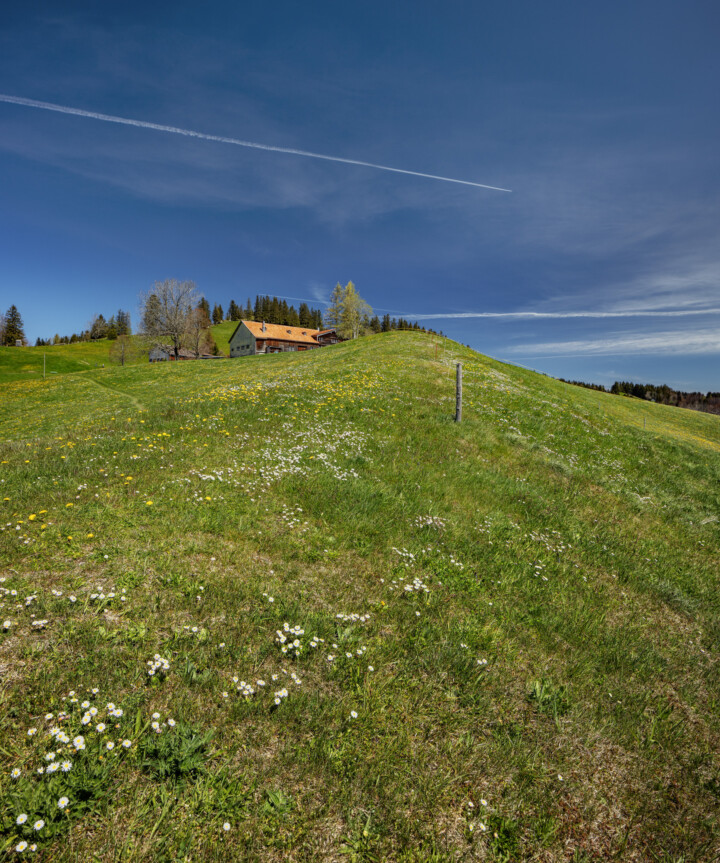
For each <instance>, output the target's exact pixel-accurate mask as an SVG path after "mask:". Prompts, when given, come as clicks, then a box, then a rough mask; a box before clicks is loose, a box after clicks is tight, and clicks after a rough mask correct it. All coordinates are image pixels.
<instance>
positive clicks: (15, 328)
mask: <svg viewBox="0 0 720 863" xmlns="http://www.w3.org/2000/svg"><path fill="white" fill-rule="evenodd" d="M17 341H22V342H24V341H25V330H24V329H23V321H22V318H21V317H20V312H19V311H18V308H17V306H16V305H15V304H14V303H13V305H12V306H10V308H9V309H8V310H7V312H5V336H4V338H3V344H5V345H14V344H15V343H16V342H17Z"/></svg>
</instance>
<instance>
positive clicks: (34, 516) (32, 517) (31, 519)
mask: <svg viewBox="0 0 720 863" xmlns="http://www.w3.org/2000/svg"><path fill="white" fill-rule="evenodd" d="M36 518H37V516H36V515H35V513H33V514H32V515H29V516H28V521H35V519H36Z"/></svg>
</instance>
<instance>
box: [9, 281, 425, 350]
mask: <svg viewBox="0 0 720 863" xmlns="http://www.w3.org/2000/svg"><path fill="white" fill-rule="evenodd" d="M141 318H142V320H141V327H140V329H141V332H140V335H144V336H146V337H147V339H148V340H149V342H150V344H152V345H154V346H158V347H159V346H161V345H162V346H164V347H167V346H169V347H170V348H171V349H172V350H173V352H174V353H175V354H176V357H177V356H178V355H179V352H180V351H181V350H190V351H191V352H192V353H193V354H195V356H200V355H201V354H203V353H211V354H217V353H218V349H217V346H216V344H215V341H214V339H213V338H212V334H211V333H210V326H211V323H212V324H219V323H222V322H223V321H240V320H250V321H265V322H266V323H268V324H280V325H282V326H287V327H307V328H308V329H313V330H320V329H323V327H325V328H330V327H335V328H336V329H337V330H338V332H339V333H340V335H342V336H343V337H344V338H347V339H352V338H358V337H359V336H362V335H365V334H368V333H381V332H389V331H391V330H417V331H419V332H430V333H434V332H435V330H432V329H427V330H426V329H425V327H421V326H420V325H419V324H418V323H417V321H416V322H414V323H413V322H411V321H408V320H406V319H405V318H402V317H400V318H394V317H391V316H390V315H389V314H385V315H383V317H382V318H379V317H378V316H377V315H376V314H374V313H373V310H372V308H371V307H370V305H369V304H368V303H367V302H366V301H365V300H364V299H363V298H362V297H361V296H360V295H359V294H358V292H357V289H356V288H355V285H354V284H353V283H352V282H348V283H347V284H346V285H345V286H344V287H343V286H342V285H341V284H340V283H339V282H338V283H337V284H336V285H335V288H334V289H333V291H332V294H331V297H330V305H329V306H328V308H327V309H326V310H325V312H323V311H322V310H321V309H317V308H313V307H311V306H310V305H308V303H306V302H301V303H300V305H299V307H298V308H295V306H294V305H288V303H287V301H286V300H284V299H280V298H278V297H275V296H273V297H271V296H269V295H261V294H257V295H256V296H255V301H254V302H253V301H252V300H251V299H250V298H248V300H247V302H246V303H245V305H244V306H241V305H238V303H236V302H235V300H231V301H230V304H229V306H228V308H227V310H224V309H223V307H222V305H220V304H219V303H215V304H214V305H213V307H212V309H211V307H210V303H209V302H208V301H207V299H206V298H205V297H204V296H203V295H202V294H201V293H199V292H198V290H197V288H196V286H195V284H194V282H179V281H178V280H177V279H168V280H166V281H165V282H156V283H155V285H154V286H153V288H151V290H150V291H149V292H148V293H147V294H145V295H143V296H142V297H141ZM131 334H132V325H131V320H130V313H129V312H126V311H125V310H124V309H118V311H117V312H116V313H115V314H114V315H111V316H110V317H108V318H105V316H104V315H103V314H96V315H93V317H92V319H91V321H90V323H89V324H88V326H87V328H86V329H83V330H81V331H80V332H79V333H72V335H69V336H67V335H65V336H61V335H59V334H58V333H56V334H55V335H54V336H53V338H51V339H50V338H48V339H45V338H38V339H37V340H36V342H35V345H36V347H44V346H50V345H58V344H75V343H76V342H87V341H96V340H98V339H109V340H111V341H115V340H117V339H120V340H121V341H122V342H123V344H122V348H121V351H120V353H121V355H122V357H123V358H124V357H125V355H126V351H127V350H128V349H129V345H128V344H126V343H127V339H128V337H129V336H130V335H131ZM18 341H20V342H22V343H23V344H25V343H26V339H25V332H24V329H23V322H22V318H21V316H20V312H19V311H18V309H17V307H16V306H15V305H12V306H11V307H10V308H9V309H8V311H7V312H6V313H5V314H4V315H3V314H0V344H3V345H15V344H17V342H18Z"/></svg>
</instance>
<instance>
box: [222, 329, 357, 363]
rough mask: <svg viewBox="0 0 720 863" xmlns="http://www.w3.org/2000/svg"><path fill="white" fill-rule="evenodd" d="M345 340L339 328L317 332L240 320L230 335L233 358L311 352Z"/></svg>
mask: <svg viewBox="0 0 720 863" xmlns="http://www.w3.org/2000/svg"><path fill="white" fill-rule="evenodd" d="M341 341H343V339H342V337H341V336H339V335H338V334H337V332H336V331H335V329H334V328H333V329H329V330H313V329H312V328H310V327H286V326H285V325H284V324H266V323H265V321H263V322H262V323H260V322H259V321H240V323H239V324H238V325H237V327H236V328H235V332H234V333H233V334H232V335H231V336H230V356H231V357H246V356H252V355H254V354H276V353H282V352H283V351H310V350H313V349H314V348H321V347H324V346H325V345H334V344H336V343H337V342H341Z"/></svg>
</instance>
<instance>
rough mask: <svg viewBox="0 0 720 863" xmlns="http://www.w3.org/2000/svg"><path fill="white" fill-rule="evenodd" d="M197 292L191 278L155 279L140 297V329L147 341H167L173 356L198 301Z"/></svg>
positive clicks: (180, 343)
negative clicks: (184, 280) (188, 280)
mask: <svg viewBox="0 0 720 863" xmlns="http://www.w3.org/2000/svg"><path fill="white" fill-rule="evenodd" d="M199 298H200V294H199V293H198V291H197V289H196V288H195V282H178V280H177V279H166V280H165V281H164V282H155V284H154V285H153V287H152V288H151V289H150V290H149V291H148V293H147V294H145V295H144V296H143V297H141V313H142V331H143V335H144V336H145V337H146V338H147V339H148V341H149V342H150V344H152V345H154V346H157V347H160V346H163V345H167V344H169V345H170V346H171V347H172V349H173V351H174V353H175V359H176V360H177V358H178V356H179V355H180V348H182V347H183V343H184V341H185V339H186V338H187V332H188V318H189V317H190V313H191V312H192V311H193V310H194V308H195V306H196V305H197V303H198V300H199Z"/></svg>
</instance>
